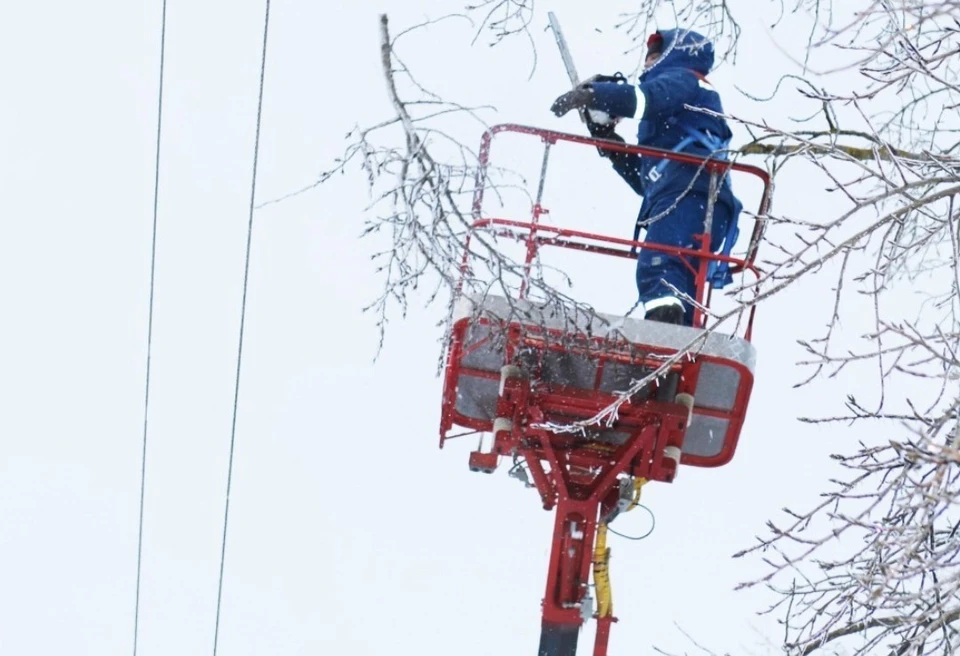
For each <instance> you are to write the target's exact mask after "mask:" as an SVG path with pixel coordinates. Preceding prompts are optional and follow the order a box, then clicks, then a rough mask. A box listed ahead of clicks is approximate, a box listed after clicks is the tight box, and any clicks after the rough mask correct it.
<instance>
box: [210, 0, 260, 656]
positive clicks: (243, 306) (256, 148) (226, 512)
mask: <svg viewBox="0 0 960 656" xmlns="http://www.w3.org/2000/svg"><path fill="white" fill-rule="evenodd" d="M269 26H270V0H266V10H265V12H264V17H263V53H262V55H261V57H260V93H259V98H258V100H257V131H256V136H255V137H254V143H253V177H252V180H251V182H250V215H249V218H248V221H247V253H246V261H245V264H244V268H243V300H242V301H241V303H240V338H239V341H238V345H237V376H236V382H235V385H234V389H233V421H232V423H231V426H230V455H229V457H228V460H227V492H226V499H225V501H224V507H223V540H222V542H221V544H220V580H219V583H218V584H217V616H216V620H215V623H214V629H213V656H216V655H217V645H218V642H219V638H220V607H221V602H222V600H223V566H224V561H225V560H226V553H227V521H228V520H229V518H230V485H231V483H232V482H233V452H234V445H235V444H236V436H237V407H238V406H239V400H240V365H241V363H242V361H243V329H244V323H245V320H246V314H247V286H248V282H249V279H250V243H251V241H252V238H253V211H254V199H255V197H256V193H257V159H258V157H259V154H260V117H261V114H262V112H263V79H264V74H265V73H266V69H267V33H268V29H269Z"/></svg>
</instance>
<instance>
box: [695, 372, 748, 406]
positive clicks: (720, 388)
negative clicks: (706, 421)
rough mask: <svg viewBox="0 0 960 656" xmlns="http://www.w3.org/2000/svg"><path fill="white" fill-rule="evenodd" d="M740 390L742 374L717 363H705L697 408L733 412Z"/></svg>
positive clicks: (696, 396)
mask: <svg viewBox="0 0 960 656" xmlns="http://www.w3.org/2000/svg"><path fill="white" fill-rule="evenodd" d="M738 389H740V372H739V371H737V370H736V369H734V368H733V367H730V366H727V365H723V364H718V363H716V362H703V363H702V364H701V365H700V376H699V377H698V378H697V391H696V392H695V393H694V399H695V402H696V405H697V407H703V408H713V409H715V410H727V411H729V410H733V404H734V402H735V401H736V400H737V390H738Z"/></svg>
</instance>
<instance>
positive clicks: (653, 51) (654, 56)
mask: <svg viewBox="0 0 960 656" xmlns="http://www.w3.org/2000/svg"><path fill="white" fill-rule="evenodd" d="M661 54H663V35H662V34H660V32H654V33H653V34H651V35H650V36H649V37H647V57H646V59H645V60H644V62H643V67H644V68H650V67H651V66H653V65H654V64H656V63H657V60H658V59H660V55H661Z"/></svg>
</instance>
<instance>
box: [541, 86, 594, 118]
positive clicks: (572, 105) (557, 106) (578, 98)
mask: <svg viewBox="0 0 960 656" xmlns="http://www.w3.org/2000/svg"><path fill="white" fill-rule="evenodd" d="M592 100H593V89H591V88H590V87H587V86H579V87H577V88H576V89H573V90H572V91H567V92H566V93H565V94H563V95H562V96H560V97H559V98H557V99H556V100H554V101H553V104H552V105H551V106H550V111H551V112H553V113H554V114H555V115H556V116H558V117H560V116H563V115H564V114H566V113H567V112H569V111H570V110H571V109H583V108H586V107H588V106H589V105H590V102H591V101H592Z"/></svg>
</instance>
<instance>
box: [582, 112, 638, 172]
mask: <svg viewBox="0 0 960 656" xmlns="http://www.w3.org/2000/svg"><path fill="white" fill-rule="evenodd" d="M587 129H588V130H589V131H590V136H592V137H593V138H594V139H607V140H609V141H617V142H619V143H622V144H625V143H627V141H626V139H624V138H623V137H621V136H620V135H619V134H617V132H616V123H598V122H596V121H594V120H592V117H591V116H590V114H589V113H588V114H587ZM597 152H599V153H600V157H606V158H607V159H609V160H610V161H611V162H617V161H619V160H620V159H623V158H625V157H629V155H627V153H622V152H619V151H615V150H606V149H604V148H600V147H599V146H598V147H597Z"/></svg>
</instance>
